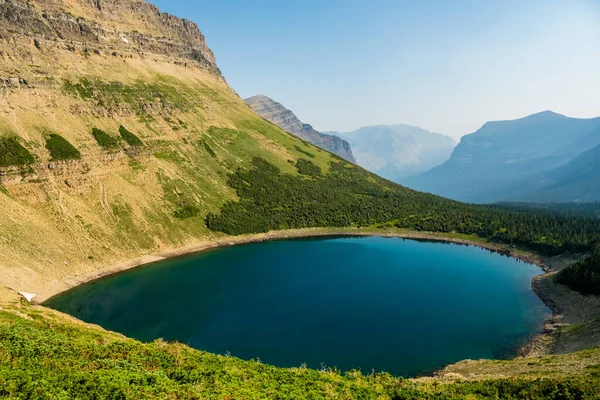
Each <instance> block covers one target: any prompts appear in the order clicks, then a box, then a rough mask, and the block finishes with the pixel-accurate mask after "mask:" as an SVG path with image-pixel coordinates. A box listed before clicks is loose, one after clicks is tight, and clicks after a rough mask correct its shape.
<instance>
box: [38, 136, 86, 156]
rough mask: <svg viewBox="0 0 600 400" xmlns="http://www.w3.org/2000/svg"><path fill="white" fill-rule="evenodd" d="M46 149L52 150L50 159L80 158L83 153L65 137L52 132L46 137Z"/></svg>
mask: <svg viewBox="0 0 600 400" xmlns="http://www.w3.org/2000/svg"><path fill="white" fill-rule="evenodd" d="M46 149H48V151H49V152H50V161H62V160H78V159H80V158H81V153H80V152H79V150H77V149H76V148H75V147H73V145H72V144H71V143H69V142H68V141H67V139H65V138H64V137H62V136H60V135H58V134H56V133H51V134H50V135H49V136H48V139H46Z"/></svg>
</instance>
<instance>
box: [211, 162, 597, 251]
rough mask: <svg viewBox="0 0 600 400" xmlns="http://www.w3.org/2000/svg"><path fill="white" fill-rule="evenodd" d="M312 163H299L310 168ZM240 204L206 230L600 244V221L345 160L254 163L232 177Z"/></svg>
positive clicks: (229, 206)
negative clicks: (513, 208)
mask: <svg viewBox="0 0 600 400" xmlns="http://www.w3.org/2000/svg"><path fill="white" fill-rule="evenodd" d="M307 163H308V162H307V161H302V162H299V165H303V166H302V167H301V168H303V169H305V168H306V166H307V165H308V164H307ZM229 185H230V186H231V187H233V188H234V189H236V191H237V194H238V196H239V201H236V202H228V203H226V204H225V205H224V206H223V207H222V209H221V212H220V213H219V214H215V213H211V214H208V215H207V217H206V223H207V226H208V227H209V228H210V229H212V230H216V231H221V232H225V233H229V234H235V235H237V234H243V233H255V232H267V231H269V230H276V229H290V228H307V227H346V226H358V227H365V226H374V225H382V226H396V227H398V228H406V229H412V230H416V231H431V232H456V233H460V234H475V235H478V236H480V237H485V238H489V239H491V240H494V241H499V242H503V243H508V244H510V243H513V244H515V245H517V244H518V245H523V246H528V247H531V248H535V249H537V250H540V251H543V252H546V253H558V252H562V251H566V250H570V251H584V250H588V249H589V248H591V246H592V245H593V244H594V243H598V242H600V221H599V220H598V219H595V218H568V217H559V216H557V217H554V216H550V215H535V214H530V213H525V212H510V211H506V210H502V209H498V208H490V207H485V206H478V205H471V204H463V203H459V202H455V201H451V200H447V199H444V198H442V197H438V196H434V195H429V194H424V193H419V192H415V191H413V190H410V189H407V188H404V187H402V186H399V185H397V184H394V183H392V182H389V181H386V180H384V179H382V178H379V177H377V176H375V175H373V174H371V173H369V172H367V171H365V170H363V169H360V168H358V167H356V166H353V165H351V164H349V163H347V162H344V161H339V162H331V166H330V169H329V172H328V173H327V174H324V175H321V176H318V175H313V179H304V178H302V176H294V175H291V174H283V173H281V171H280V170H279V168H277V167H276V166H274V165H272V164H270V163H268V162H266V161H265V160H263V159H260V158H255V159H254V160H253V163H252V168H251V169H248V170H245V169H240V170H238V171H237V172H236V173H234V174H231V175H230V177H229Z"/></svg>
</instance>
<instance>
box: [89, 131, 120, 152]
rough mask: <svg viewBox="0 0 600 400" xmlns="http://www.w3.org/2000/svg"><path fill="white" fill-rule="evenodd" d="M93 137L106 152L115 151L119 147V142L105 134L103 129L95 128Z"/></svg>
mask: <svg viewBox="0 0 600 400" xmlns="http://www.w3.org/2000/svg"><path fill="white" fill-rule="evenodd" d="M92 136H94V139H96V142H98V144H99V145H100V146H102V147H104V148H105V149H106V150H114V149H116V148H118V147H119V141H118V140H117V139H116V138H114V137H112V136H110V135H109V134H108V133H106V132H104V131H103V130H102V129H98V128H93V129H92Z"/></svg>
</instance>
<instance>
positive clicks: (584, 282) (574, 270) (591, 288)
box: [556, 246, 600, 295]
mask: <svg viewBox="0 0 600 400" xmlns="http://www.w3.org/2000/svg"><path fill="white" fill-rule="evenodd" d="M556 282H558V283H560V284H562V285H567V286H568V287H570V288H571V289H573V290H577V291H578V292H581V293H585V294H594V295H600V246H597V247H596V248H595V249H594V250H593V251H592V253H591V254H590V255H589V256H588V257H585V258H583V259H582V260H580V261H579V262H577V263H575V264H573V265H571V266H570V267H568V268H565V269H564V270H562V271H561V272H559V273H558V275H556Z"/></svg>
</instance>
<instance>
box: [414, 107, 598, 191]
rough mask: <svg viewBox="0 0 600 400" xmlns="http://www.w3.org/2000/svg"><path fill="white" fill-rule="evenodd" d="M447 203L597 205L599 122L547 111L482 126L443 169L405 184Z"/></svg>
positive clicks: (427, 173)
mask: <svg viewBox="0 0 600 400" xmlns="http://www.w3.org/2000/svg"><path fill="white" fill-rule="evenodd" d="M405 183H406V184H407V185H408V186H410V187H411V188H414V189H417V190H421V191H425V192H430V193H435V194H439V195H441V196H445V197H449V198H452V199H456V200H460V201H466V202H475V203H489V202H497V201H507V200H518V201H535V202H562V201H597V200H600V118H592V119H577V118H569V117H566V116H564V115H560V114H556V113H553V112H551V111H545V112H542V113H538V114H534V115H530V116H528V117H525V118H522V119H518V120H512V121H496V122H488V123H486V124H485V125H484V126H483V127H482V128H481V129H479V130H478V131H477V132H475V133H472V134H470V135H466V136H464V137H463V138H462V140H461V142H460V143H459V145H458V146H457V147H456V148H455V150H454V152H453V153H452V156H451V157H450V159H449V160H448V161H446V162H444V163H443V164H441V165H439V166H437V167H435V168H433V169H431V170H429V171H427V172H425V173H423V174H420V175H418V176H415V177H413V178H409V179H408V180H407V181H406V182H405Z"/></svg>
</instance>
